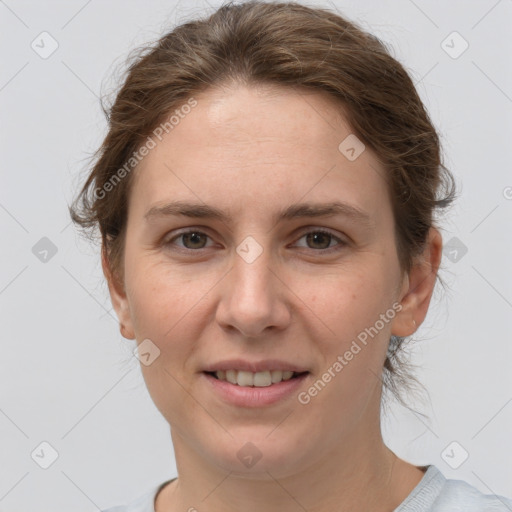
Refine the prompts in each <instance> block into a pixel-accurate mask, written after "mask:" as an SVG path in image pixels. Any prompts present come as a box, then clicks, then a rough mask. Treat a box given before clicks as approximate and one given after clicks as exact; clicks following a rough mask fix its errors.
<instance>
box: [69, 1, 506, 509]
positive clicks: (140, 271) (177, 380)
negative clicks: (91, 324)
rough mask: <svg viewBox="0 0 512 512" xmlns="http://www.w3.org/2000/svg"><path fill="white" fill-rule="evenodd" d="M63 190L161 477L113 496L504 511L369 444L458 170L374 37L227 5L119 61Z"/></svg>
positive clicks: (146, 502) (206, 503)
mask: <svg viewBox="0 0 512 512" xmlns="http://www.w3.org/2000/svg"><path fill="white" fill-rule="evenodd" d="M109 122H110V126H109V128H110V129H109V133H108V135H107V137H106V138H105V140H104V142H103V145H102V146H101V148H100V150H99V153H98V159H97V162H96V164H95V166H94V168H93V170H92V173H91V174H90V176H89V178H88V180H87V182H86V183H85V185H84V187H83V189H82V191H81V194H80V196H79V198H78V202H80V204H75V206H74V208H73V209H72V217H73V219H74V220H75V222H77V223H79V224H80V225H81V226H83V227H90V226H94V225H96V224H97V225H99V228H100V231H101V234H102V240H103V245H102V265H103V270H104V273H105V276H106V278H107V281H108V285H109V290H110V295H111V299H112V303H113V306H114V308H115V310H116V313H117V315H118V318H119V321H120V330H121V333H122V335H123V336H124V337H125V338H127V339H135V340H136V342H137V345H138V356H139V358H140V361H141V363H142V365H141V368H142V372H143V376H144V379H145V382H146V385H147V387H148V390H149V392H150V395H151V397H152V399H153V400H154V402H155V404H156V406H157V407H158V409H159V410H160V411H161V413H162V415H163V416H164V417H165V418H166V420H167V421H168V422H169V425H170V427H171V436H172V441H173V445H174V451H175V457H176V463H177V468H178V475H179V476H178V478H177V479H173V480H170V481H168V482H164V483H163V484H160V485H158V487H155V489H153V490H152V491H151V492H149V493H147V494H146V495H144V496H141V497H140V498H139V499H138V500H136V501H135V502H132V503H131V504H129V505H128V506H126V507H117V508H114V509H109V510H110V511H111V512H113V511H115V510H117V511H126V512H128V511H131V512H135V511H153V512H164V511H165V512H175V511H178V510H180V511H185V510H188V511H194V510H198V511H203V510H204V511H212V512H217V511H222V512H230V511H239V510H245V511H258V512H259V511H261V510H265V511H277V510H279V511H280V512H283V511H286V512H288V511H290V512H291V511H297V510H308V511H315V512H316V511H317V512H327V511H334V510H336V511H349V510H350V511H353V510H371V511H375V512H380V511H382V512H384V511H392V510H399V511H401V512H412V511H422V512H423V511H436V512H439V511H443V512H444V511H455V510H465V511H482V510H484V509H485V510H496V511H498V510H499V511H502V510H503V511H505V510H512V501H510V500H507V499H506V498H503V497H501V496H491V495H484V494H482V493H480V492H479V491H478V490H477V489H475V488H473V487H471V486H469V485H468V484H466V483H464V482H461V481H453V480H446V479H445V478H444V476H443V475H442V474H441V473H440V471H439V470H438V469H437V468H436V467H435V466H433V465H430V466H421V467H417V466H414V465H413V464H410V463H408V462H407V461H405V460H402V459H400V458H399V457H397V456H396V455H395V454H394V453H393V452H392V451H391V450H390V449H389V448H387V447H386V446H385V444H384V442H383V439H382V436H381V428H380V406H381V401H382V391H383V386H387V387H388V388H389V389H390V390H391V391H393V392H394V393H395V394H396V395H397V397H398V398H399V397H400V393H401V391H403V389H402V388H401V383H403V382H407V374H406V373H404V372H405V368H404V367H402V366H401V360H400V357H399V356H400V353H401V348H402V344H403V342H404V339H405V338H406V337H408V336H410V335H411V334H413V333H414V332H415V330H416V329H417V328H418V326H419V325H420V324H421V323H422V321H423V320H424V318H425V316H426V314H427V311H428V307H429V303H430V299H431V296H432V293H433V290H434V286H435V283H436V281H437V278H438V274H437V272H438V268H439V265H440V260H441V251H442V239H441V235H440V232H439V229H438V228H437V227H436V226H435V222H434V215H435V213H436V211H437V210H438V209H442V208H444V207H446V206H448V205H449V204H451V203H452V201H453V200H454V197H455V188H454V185H453V180H452V178H451V175H450V173H449V172H448V171H447V170H446V169H445V168H444V167H443V166H442V164H441V151H440V144H439V139H438V135H437V133H436V131H435V129H434V127H433V126H432V123H431V121H430V119H429V117H428V114H427V112H426V111H425V109H424V107H423V105H422V103H421V100H420V98H419V97H418V94H417V92H416V91H415V88H414V85H413V83H412V81H411V79H410V78H409V76H408V75H407V73H406V72H405V70H404V69H403V67H402V66H401V65H400V64H399V63H398V62H397V61H396V60H395V59H393V58H392V57H391V56H390V55H389V54H388V52H387V51H386V49H385V48H384V47H383V45H382V44H381V43H380V42H379V41H378V40H377V39H376V38H375V37H373V36H371V35H370V34H367V33H365V32H363V31H362V30H361V29H359V28H358V27H356V26H355V25H353V24H352V23H349V22H348V21H346V20H344V19H343V18H341V17H340V16H337V15H335V14H333V13H331V12H328V11H326V10H321V9H313V8H308V7H305V6H300V5H297V4H287V3H275V4H267V3H261V2H249V3H245V4H243V5H227V6H224V7H222V8H220V9H219V10H218V11H217V12H216V13H214V14H213V15H212V16H211V17H209V18H208V19H206V20H200V21H195V22H190V23H187V24H184V25H182V26H180V27H177V28H176V29H175V30H173V31H172V32H171V33H169V34H167V35H165V36H164V37H163V38H162V39H160V41H159V42H158V45H157V46H156V47H155V48H150V49H148V50H147V51H146V52H144V53H142V54H141V55H140V56H139V57H138V58H137V59H136V60H135V61H134V62H133V64H132V65H131V67H130V69H129V73H128V75H127V78H126V80H125V83H124V85H123V87H122V88H121V90H120V91H119V93H118V95H117V98H116V100H115V103H114V104H113V106H112V108H111V110H110V113H109Z"/></svg>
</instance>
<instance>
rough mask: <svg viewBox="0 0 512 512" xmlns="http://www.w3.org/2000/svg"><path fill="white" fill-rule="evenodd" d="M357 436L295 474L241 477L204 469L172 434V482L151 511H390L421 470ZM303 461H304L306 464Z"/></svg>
mask: <svg viewBox="0 0 512 512" xmlns="http://www.w3.org/2000/svg"><path fill="white" fill-rule="evenodd" d="M368 434H369V433H368V432H360V433H359V434H356V435H355V437H352V439H350V440H348V439H345V440H343V441H342V440H340V441H342V442H340V443H339V444H338V445H337V446H336V448H335V450H332V449H330V450H329V452H328V453H324V454H319V455H318V457H317V458H316V459H315V460H314V461H313V462H312V463H311V464H309V465H307V466H306V465H305V466H304V467H302V468H301V470H296V468H295V470H294V471H288V472H284V473H278V472H277V471H273V470H272V469H269V468H266V469H265V468H263V465H261V467H262V468H263V469H260V471H259V472H256V471H254V468H256V467H257V466H255V467H254V468H253V469H252V470H251V472H250V473H245V474H241V473H239V472H234V471H222V470H221V469H220V468H219V467H218V466H217V465H215V464H209V463H208V461H207V460H205V457H204V455H201V454H199V453H198V451H197V450H196V449H194V447H193V446H192V445H190V444H189V443H188V440H187V438H186V437H184V436H182V435H180V434H179V433H177V432H176V431H175V430H173V431H172V438H173V445H174V449H175V456H176V461H177V467H178V474H179V478H178V480H176V481H174V482H172V483H171V484H169V486H168V487H167V488H166V489H164V490H163V491H162V493H161V494H160V495H159V497H158V500H157V502H156V512H174V511H177V510H194V509H196V510H204V511H210V512H216V511H219V510H222V511H223V512H238V511H240V510H244V511H247V512H261V510H265V511H268V512H277V511H279V512H296V511H297V510H299V509H300V508H302V509H303V510H308V511H311V512H332V511H333V510H336V511H337V512H349V511H353V510H372V511H375V512H390V511H392V510H394V509H395V508H396V507H398V506H399V505H400V503H401V502H402V501H403V500H404V499H405V498H406V497H407V495H408V494H409V493H410V492H411V491H412V489H413V488H414V487H415V486H416V485H417V484H418V482H419V481H420V480H421V478H422V476H423V471H422V470H420V469H419V468H416V467H415V466H412V465H411V464H408V463H406V462H404V461H402V460H401V459H399V458H398V457H397V456H396V455H395V454H394V453H393V452H392V451H391V450H389V449H388V448H387V447H386V446H385V445H384V442H383V440H382V437H381V435H380V429H379V430H378V435H374V437H373V438H371V437H370V438H369V437H368ZM262 460H263V459H262ZM308 460H309V459H308Z"/></svg>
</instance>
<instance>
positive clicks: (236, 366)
mask: <svg viewBox="0 0 512 512" xmlns="http://www.w3.org/2000/svg"><path fill="white" fill-rule="evenodd" d="M219 370H224V371H225V370H242V371H247V372H253V373H256V372H264V371H271V370H282V371H290V372H296V373H302V372H307V371H309V370H308V369H307V368H304V367H303V366H300V365H297V364H293V363H289V362H287V361H283V360H281V359H265V360H263V361H246V360H244V359H225V360H223V361H218V362H217V363H212V364H209V365H207V366H206V367H205V368H204V369H203V371H204V372H216V371H219Z"/></svg>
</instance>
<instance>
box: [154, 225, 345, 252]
mask: <svg viewBox="0 0 512 512" xmlns="http://www.w3.org/2000/svg"><path fill="white" fill-rule="evenodd" d="M192 233H195V234H199V235H205V236H207V237H208V238H210V236H209V235H208V234H207V233H205V232H204V231H200V230H199V229H188V230H187V231H182V232H181V233H178V234H177V235H175V236H173V237H172V238H171V239H169V240H167V241H164V243H163V245H164V246H166V247H167V246H171V245H173V243H174V241H175V240H177V239H178V238H180V237H182V236H184V235H189V234H192ZM311 233H315V234H318V233H321V234H322V235H327V236H330V237H331V241H332V240H335V241H336V242H338V243H337V244H336V245H334V246H333V247H329V248H327V249H309V248H307V247H306V249H308V250H309V251H313V252H315V253H323V254H330V253H332V252H337V251H339V250H341V249H343V247H345V246H346V245H348V244H347V242H345V241H344V240H342V239H340V238H339V237H337V236H336V235H334V234H333V233H331V232H330V231H327V230H325V229H322V228H315V229H311V230H309V231H306V232H303V233H302V234H301V236H300V237H299V240H300V239H301V238H304V237H305V236H306V235H309V234H311ZM205 249H208V248H207V247H201V248H200V249H188V248H187V247H179V248H178V250H180V251H183V252H200V251H202V250H205Z"/></svg>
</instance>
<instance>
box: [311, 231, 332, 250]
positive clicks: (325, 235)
mask: <svg viewBox="0 0 512 512" xmlns="http://www.w3.org/2000/svg"><path fill="white" fill-rule="evenodd" d="M307 236H308V242H311V241H313V243H317V242H318V237H320V241H321V240H322V237H323V238H324V241H326V242H327V243H326V244H321V245H322V247H321V249H326V248H327V247H329V241H330V240H329V239H330V237H331V235H328V234H326V233H318V232H317V233H309V234H308V235H307ZM312 239H313V240H312Z"/></svg>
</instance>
